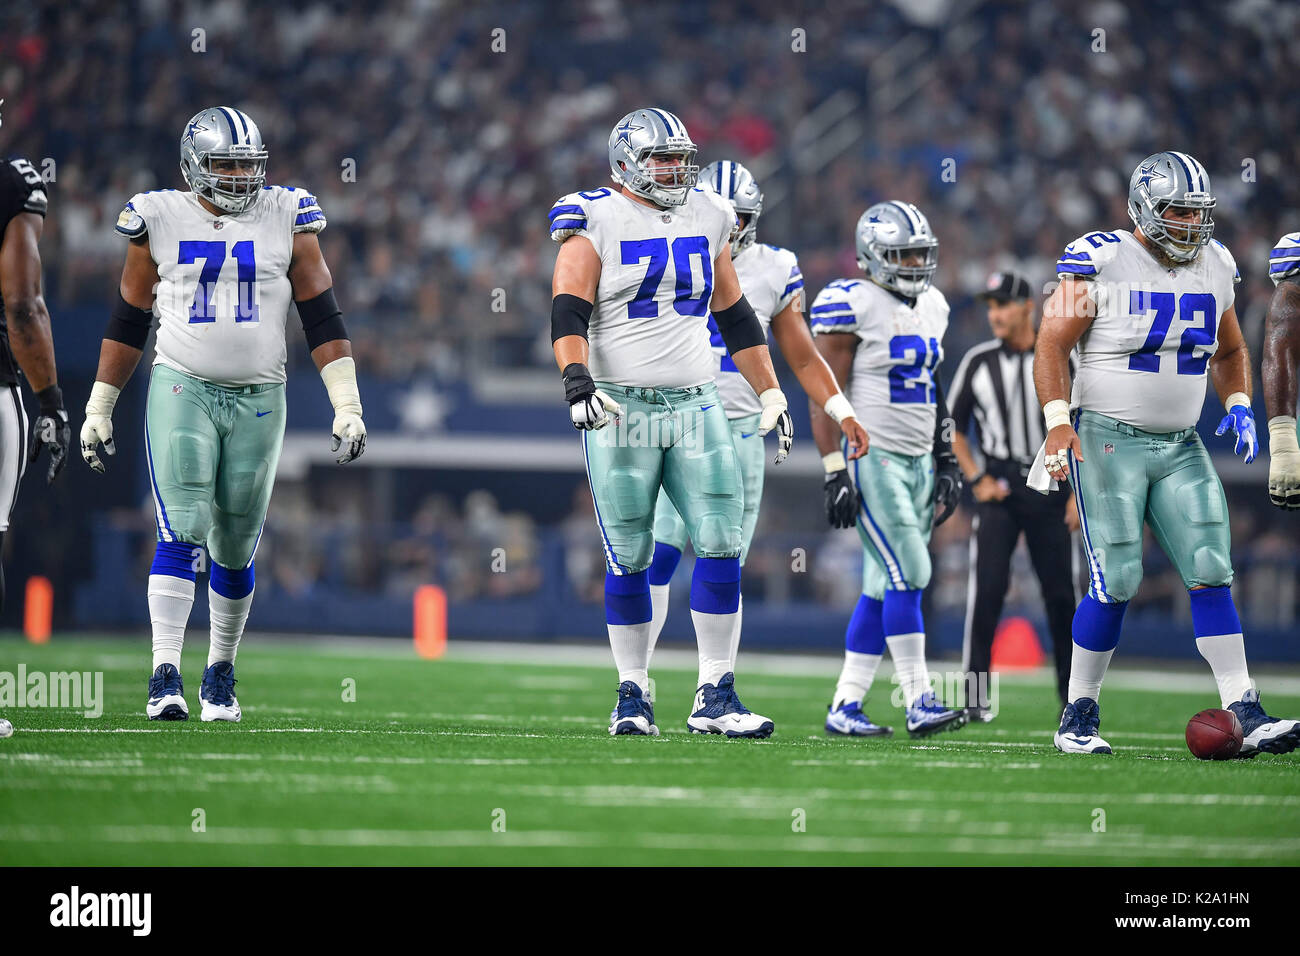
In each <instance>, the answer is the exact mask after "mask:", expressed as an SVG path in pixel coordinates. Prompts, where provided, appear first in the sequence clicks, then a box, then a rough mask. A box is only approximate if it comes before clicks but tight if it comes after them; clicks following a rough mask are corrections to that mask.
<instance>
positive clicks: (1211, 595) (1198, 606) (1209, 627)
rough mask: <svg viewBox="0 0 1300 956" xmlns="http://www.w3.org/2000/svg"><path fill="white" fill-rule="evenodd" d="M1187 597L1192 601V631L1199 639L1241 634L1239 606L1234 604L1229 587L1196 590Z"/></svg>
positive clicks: (1189, 592) (1188, 593)
mask: <svg viewBox="0 0 1300 956" xmlns="http://www.w3.org/2000/svg"><path fill="white" fill-rule="evenodd" d="M1187 595H1188V597H1190V598H1191V599H1192V630H1193V631H1194V632H1195V634H1196V636H1197V637H1218V636H1219V635H1220V634H1240V633H1241V619H1240V618H1239V617H1237V606H1236V605H1235V604H1233V603H1232V589H1231V588H1229V587H1228V586H1227V585H1224V586H1223V587H1217V588H1196V589H1195V590H1194V591H1188V592H1187Z"/></svg>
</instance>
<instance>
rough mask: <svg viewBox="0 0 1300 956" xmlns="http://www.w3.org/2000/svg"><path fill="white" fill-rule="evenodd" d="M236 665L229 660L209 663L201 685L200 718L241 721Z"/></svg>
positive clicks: (234, 722)
mask: <svg viewBox="0 0 1300 956" xmlns="http://www.w3.org/2000/svg"><path fill="white" fill-rule="evenodd" d="M236 683H237V682H236V680H235V665H233V664H231V663H230V662H229V661H217V662H216V663H215V664H209V665H208V669H207V670H205V671H204V672H203V683H201V684H200V685H199V700H200V701H201V702H202V704H203V710H202V712H201V713H200V714H199V718H200V719H201V720H205V721H213V720H224V721H229V722H230V723H232V724H237V723H239V718H240V716H241V715H240V711H239V701H238V700H236V699H235V684H236Z"/></svg>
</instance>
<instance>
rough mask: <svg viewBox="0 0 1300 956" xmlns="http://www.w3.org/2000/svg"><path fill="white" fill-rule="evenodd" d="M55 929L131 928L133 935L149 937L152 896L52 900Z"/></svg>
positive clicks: (74, 894)
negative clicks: (81, 927) (79, 927)
mask: <svg viewBox="0 0 1300 956" xmlns="http://www.w3.org/2000/svg"><path fill="white" fill-rule="evenodd" d="M50 907H51V909H50V925H51V926H67V927H74V928H75V927H78V926H97V927H109V926H128V927H130V928H131V933H132V935H133V936H148V935H149V931H150V929H151V928H152V924H153V920H152V916H151V914H152V912H153V894H152V893H82V892H81V887H79V886H73V887H72V890H71V891H70V892H68V893H55V894H54V895H53V896H51V897H50Z"/></svg>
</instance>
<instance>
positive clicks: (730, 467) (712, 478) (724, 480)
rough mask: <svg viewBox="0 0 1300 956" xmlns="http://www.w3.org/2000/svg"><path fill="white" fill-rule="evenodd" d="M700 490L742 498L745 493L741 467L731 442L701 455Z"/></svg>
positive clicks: (699, 468) (705, 492)
mask: <svg viewBox="0 0 1300 956" xmlns="http://www.w3.org/2000/svg"><path fill="white" fill-rule="evenodd" d="M698 460H699V462H700V464H699V467H698V470H697V472H696V474H697V475H698V476H699V482H700V491H701V492H703V493H704V494H706V495H715V496H718V497H732V496H734V497H736V498H740V497H741V495H743V494H744V492H743V490H742V489H741V485H740V469H739V466H738V465H737V463H736V452H735V449H733V448H732V447H731V445H730V444H726V445H719V446H718V447H716V448H712V449H710V450H709V451H707V452H705V453H704V454H703V455H700V456H699V459H698Z"/></svg>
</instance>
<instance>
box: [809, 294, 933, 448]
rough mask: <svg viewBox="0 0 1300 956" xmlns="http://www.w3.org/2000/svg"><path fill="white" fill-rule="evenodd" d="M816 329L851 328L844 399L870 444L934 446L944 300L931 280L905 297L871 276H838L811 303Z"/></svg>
mask: <svg viewBox="0 0 1300 956" xmlns="http://www.w3.org/2000/svg"><path fill="white" fill-rule="evenodd" d="M808 315H809V318H810V320H811V321H812V330H813V334H814V335H821V334H826V333H835V332H838V333H847V332H852V333H854V334H855V335H857V337H858V338H859V339H860V340H861V341H860V342H859V343H858V349H857V352H856V353H854V356H853V371H852V377H851V379H850V382H849V401H850V402H852V404H853V410H854V412H856V413H857V416H858V421H860V422H861V423H862V427H863V428H865V429H866V430H867V434H868V435H870V436H871V445H872V447H873V448H883V449H885V451H892V452H896V453H898V454H901V455H928V454H930V453H931V452H932V451H933V450H934V423H935V413H936V406H935V369H936V368H937V367H938V365H939V363H940V362H942V361H943V336H944V333H945V332H947V331H948V300H947V299H945V298H944V296H943V293H942V292H940V291H939V290H938V289H936V288H934V286H931V287H930V288H928V289H926V290H925V291H924V292H922V293H921V295H920V296H919V297H918V298H917V300H916V303H915V304H914V305H908V304H907V303H906V302H904V301H903V300H902V299H900V298H898V297H897V296H895V295H894V294H893V293H891V292H889V291H888V290H886V289H884V288H882V287H881V286H879V285H877V284H876V283H874V282H872V281H871V280H870V279H865V278H863V279H837V280H835V281H834V282H832V283H831V284H830V285H828V286H827V287H826V288H824V289H822V291H821V294H820V295H818V296H817V299H816V301H815V302H813V304H812V308H811V309H810V310H809V313H808Z"/></svg>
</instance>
